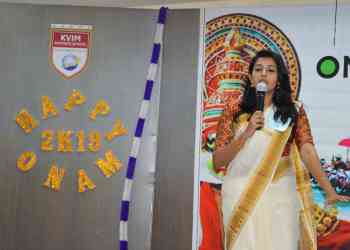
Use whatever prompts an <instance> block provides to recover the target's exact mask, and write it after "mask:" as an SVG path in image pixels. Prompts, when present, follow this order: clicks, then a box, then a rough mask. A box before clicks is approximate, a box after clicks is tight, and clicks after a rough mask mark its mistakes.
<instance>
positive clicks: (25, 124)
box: [15, 109, 39, 134]
mask: <svg viewBox="0 0 350 250" xmlns="http://www.w3.org/2000/svg"><path fill="white" fill-rule="evenodd" d="M15 120H16V123H17V124H18V126H20V127H21V128H22V129H23V130H24V132H25V133H27V134H29V133H31V132H32V130H33V129H35V128H36V127H38V126H39V122H38V121H37V120H35V119H34V117H33V116H32V115H31V114H30V113H29V112H28V111H27V110H26V109H22V110H21V111H20V112H19V113H18V114H17V116H16V119H15Z"/></svg>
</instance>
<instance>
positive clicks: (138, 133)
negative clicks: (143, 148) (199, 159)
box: [119, 7, 167, 250]
mask: <svg viewBox="0 0 350 250" xmlns="http://www.w3.org/2000/svg"><path fill="white" fill-rule="evenodd" d="M166 14H167V8H165V7H161V8H160V10H159V14H158V21H157V30H156V34H155V38H154V44H153V51H152V57H151V62H150V65H149V68H148V74H147V80H146V86H145V92H144V96H143V101H142V104H141V108H140V113H139V118H138V120H137V125H136V129H135V135H134V138H133V142H132V147H131V152H130V155H129V161H128V168H127V171H126V178H125V182H124V192H123V198H122V201H121V209H120V225H119V233H120V236H119V249H120V250H128V219H129V207H130V202H131V189H132V184H133V178H134V172H135V167H136V161H137V155H138V153H139V149H140V144H141V137H142V132H143V128H144V124H145V121H146V118H147V115H148V109H149V104H150V100H151V96H152V89H153V85H154V81H155V78H156V73H157V70H158V62H159V55H160V52H161V49H162V46H161V45H162V40H163V30H164V24H165V19H166Z"/></svg>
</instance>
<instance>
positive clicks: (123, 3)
mask: <svg viewBox="0 0 350 250" xmlns="http://www.w3.org/2000/svg"><path fill="white" fill-rule="evenodd" d="M0 2H6V3H27V4H49V5H74V6H96V7H126V8H147V9H149V8H151V9H153V8H159V7H160V6H166V7H169V8H171V9H182V8H204V7H215V6H216V7H223V6H248V5H255V6H257V5H260V6H262V5H295V4H297V5H311V4H335V2H336V0H265V1H263V0H231V1H228V0H212V1H210V0H204V1H203V0H162V1H161V0H0ZM338 3H339V4H343V3H350V0H338Z"/></svg>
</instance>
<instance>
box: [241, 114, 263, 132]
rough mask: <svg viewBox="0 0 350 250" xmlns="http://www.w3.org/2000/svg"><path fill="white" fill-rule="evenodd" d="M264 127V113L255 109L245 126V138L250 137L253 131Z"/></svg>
mask: <svg viewBox="0 0 350 250" xmlns="http://www.w3.org/2000/svg"><path fill="white" fill-rule="evenodd" d="M262 127H264V113H263V112H262V111H255V112H254V114H253V115H252V116H251V117H250V120H249V123H248V126H247V128H246V129H245V131H244V133H245V136H246V137H247V138H249V137H251V136H252V135H253V134H254V133H255V131H256V130H257V129H259V128H262Z"/></svg>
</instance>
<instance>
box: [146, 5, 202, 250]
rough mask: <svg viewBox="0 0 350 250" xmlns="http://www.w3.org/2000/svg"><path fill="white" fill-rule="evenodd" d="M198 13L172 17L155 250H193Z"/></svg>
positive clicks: (164, 83)
mask: <svg viewBox="0 0 350 250" xmlns="http://www.w3.org/2000/svg"><path fill="white" fill-rule="evenodd" d="M198 37H199V11H198V10H186V11H174V12H170V13H169V17H168V21H167V26H166V31H165V40H164V44H165V48H164V61H163V68H162V85H161V92H160V111H159V130H158V133H159V134H158V135H159V141H158V150H157V172H156V187H155V204H154V206H155V210H154V216H153V234H152V235H153V236H152V249H153V250H163V249H171V250H189V249H192V248H191V245H192V209H193V180H194V179H193V178H194V177H193V174H194V142H195V116H196V110H195V107H196V91H197V90H196V81H197V61H198V60H197V58H198V43H199V39H198Z"/></svg>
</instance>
